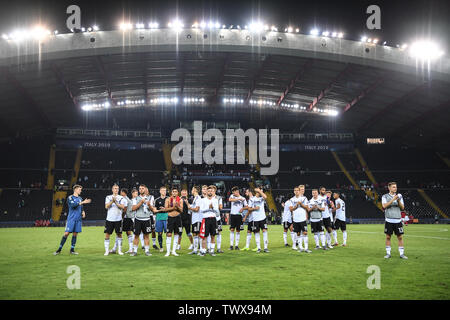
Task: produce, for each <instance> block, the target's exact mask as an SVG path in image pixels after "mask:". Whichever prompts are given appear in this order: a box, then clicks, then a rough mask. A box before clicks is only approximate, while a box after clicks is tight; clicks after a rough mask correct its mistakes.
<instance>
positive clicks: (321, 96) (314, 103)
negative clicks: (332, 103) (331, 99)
mask: <svg viewBox="0 0 450 320" xmlns="http://www.w3.org/2000/svg"><path fill="white" fill-rule="evenodd" d="M350 70H351V65H350V64H347V66H346V67H345V68H344V69H343V70H342V71H341V72H339V73H338V75H337V76H336V77H335V78H334V79H333V80H332V81H331V82H330V83H329V84H328V86H327V87H326V88H325V89H323V90H322V91H321V92H320V93H319V95H318V96H317V97H315V98H314V100H313V101H312V102H311V103H310V105H309V107H308V111H311V110H312V109H313V108H314V107H315V106H316V105H317V104H318V103H319V102H320V100H322V99H323V98H324V97H325V96H326V95H327V93H328V92H330V90H331V89H332V88H333V86H334V85H335V84H336V82H337V81H338V80H339V79H340V78H341V77H342V76H343V75H344V74H346V73H347V72H349V71H350Z"/></svg>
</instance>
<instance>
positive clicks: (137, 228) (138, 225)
mask: <svg viewBox="0 0 450 320" xmlns="http://www.w3.org/2000/svg"><path fill="white" fill-rule="evenodd" d="M141 232H142V233H143V234H149V233H151V232H152V224H151V221H150V220H139V219H134V234H135V235H136V236H138V235H140V234H141Z"/></svg>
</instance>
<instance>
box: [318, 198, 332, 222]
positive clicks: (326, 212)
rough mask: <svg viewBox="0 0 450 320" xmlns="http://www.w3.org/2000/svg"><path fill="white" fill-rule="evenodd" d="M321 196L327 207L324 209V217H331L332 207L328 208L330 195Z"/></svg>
mask: <svg viewBox="0 0 450 320" xmlns="http://www.w3.org/2000/svg"><path fill="white" fill-rule="evenodd" d="M319 197H320V198H322V201H323V206H324V208H325V210H323V211H322V218H329V217H330V208H328V204H327V200H328V197H327V196H326V195H324V196H319Z"/></svg>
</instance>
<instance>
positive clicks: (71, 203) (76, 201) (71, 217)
mask: <svg viewBox="0 0 450 320" xmlns="http://www.w3.org/2000/svg"><path fill="white" fill-rule="evenodd" d="M81 201H83V200H82V199H81V197H76V196H74V195H71V196H69V197H68V198H67V205H68V207H69V214H68V215H67V221H81V212H82V211H83V206H82V205H80V202H81Z"/></svg>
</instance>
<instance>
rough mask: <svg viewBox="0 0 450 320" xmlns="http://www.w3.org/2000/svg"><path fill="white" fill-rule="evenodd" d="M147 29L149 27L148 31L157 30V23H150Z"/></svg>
mask: <svg viewBox="0 0 450 320" xmlns="http://www.w3.org/2000/svg"><path fill="white" fill-rule="evenodd" d="M148 27H149V28H150V29H158V22H150V23H149V24H148Z"/></svg>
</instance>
